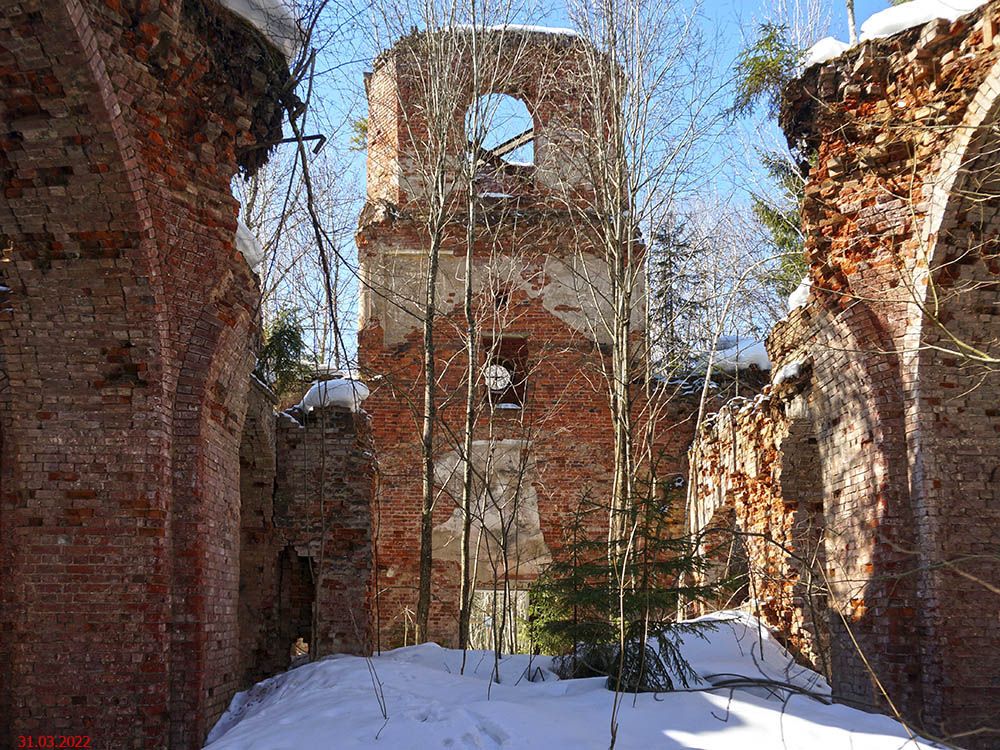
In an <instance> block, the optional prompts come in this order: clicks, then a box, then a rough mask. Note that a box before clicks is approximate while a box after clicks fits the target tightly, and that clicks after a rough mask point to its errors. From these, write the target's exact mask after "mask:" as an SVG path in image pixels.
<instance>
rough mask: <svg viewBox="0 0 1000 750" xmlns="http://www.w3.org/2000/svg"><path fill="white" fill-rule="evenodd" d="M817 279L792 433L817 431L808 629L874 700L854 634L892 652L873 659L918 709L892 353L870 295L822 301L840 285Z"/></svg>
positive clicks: (835, 676) (845, 677)
mask: <svg viewBox="0 0 1000 750" xmlns="http://www.w3.org/2000/svg"><path fill="white" fill-rule="evenodd" d="M814 288H815V287H814ZM815 291H816V295H817V302H818V303H819V304H817V305H816V306H815V307H814V308H813V314H814V315H815V316H816V319H815V320H813V321H812V329H811V330H812V334H811V338H810V340H809V344H808V349H809V350H811V352H812V355H813V365H812V373H811V376H810V386H809V388H808V390H807V391H806V392H805V394H804V396H803V398H804V399H805V403H804V404H803V406H804V407H805V408H804V410H803V411H800V413H798V414H790V415H789V416H790V418H792V421H793V424H794V422H796V421H799V422H801V425H800V426H799V427H798V428H796V429H797V432H798V433H799V438H798V439H799V441H800V442H801V441H802V440H808V439H810V438H813V437H814V438H815V440H816V444H815V450H816V452H817V453H818V461H819V475H820V480H821V486H822V506H823V507H822V519H823V520H822V524H823V553H824V557H825V566H824V570H825V571H826V572H827V575H828V577H829V586H828V589H829V596H828V600H827V606H828V622H827V623H825V624H826V625H827V626H828V636H827V634H826V633H823V632H822V628H821V627H816V628H810V631H811V632H809V637H810V638H814V639H817V640H818V641H819V644H818V645H819V647H820V648H822V647H823V646H825V643H824V641H825V640H826V638H827V637H828V638H829V660H828V663H827V665H825V666H827V668H828V670H829V674H830V679H831V684H832V686H833V688H834V692H835V693H837V694H838V695H841V696H845V697H848V698H854V699H856V700H859V701H862V702H865V703H869V704H878V703H879V702H880V701H881V695H880V692H879V690H878V687H877V685H876V684H875V682H874V680H873V679H872V677H871V675H870V673H869V669H868V668H867V666H866V665H865V662H864V657H862V655H861V654H859V646H860V650H861V651H862V652H863V653H864V656H865V657H868V658H871V655H872V654H879V653H891V654H893V655H894V656H896V657H897V658H894V659H892V660H886V661H885V662H884V663H878V664H876V673H877V676H878V678H879V679H880V680H881V681H882V683H883V684H884V685H886V686H887V689H888V691H889V693H890V697H891V699H892V700H893V701H894V703H895V704H896V705H897V706H899V707H902V708H903V710H906V709H907V708H911V707H912V708H914V709H916V710H919V706H920V705H921V703H922V696H921V689H922V687H921V686H922V683H921V679H920V674H921V657H920V654H919V650H918V645H917V642H916V638H915V634H916V633H918V632H919V629H920V626H921V621H920V618H919V607H918V606H917V603H916V596H915V586H914V585H913V581H912V578H909V577H906V576H900V573H902V572H903V571H904V567H903V565H901V563H900V560H899V555H898V553H896V552H895V549H896V547H898V546H902V547H906V546H912V544H913V535H912V532H911V528H910V527H911V525H912V520H911V515H910V510H909V507H908V498H907V497H906V496H905V493H904V492H903V488H905V486H906V459H905V444H904V442H903V433H904V431H903V414H902V409H901V407H900V406H899V403H900V402H899V399H900V396H901V387H900V382H901V380H900V379H901V373H900V363H899V358H898V357H897V356H895V355H894V354H892V350H893V344H892V332H891V329H890V328H889V325H888V323H887V322H886V321H885V320H884V318H883V317H882V316H881V315H880V313H879V310H878V309H877V307H876V306H874V305H872V304H869V302H868V301H867V300H866V299H865V298H864V297H859V298H858V299H853V300H852V301H851V302H850V304H848V305H847V306H845V307H844V308H843V309H842V308H841V307H839V306H837V305H835V304H831V305H830V306H829V307H826V306H824V305H825V304H826V303H828V302H831V298H835V297H836V296H837V295H836V293H831V292H827V291H825V290H823V289H820V288H815ZM790 431H791V430H790ZM791 510H794V511H796V512H797V510H798V508H797V507H795V508H792V509H791ZM823 624H824V623H816V625H817V626H822V625H823ZM855 642H857V644H858V645H855ZM817 662H818V660H817ZM817 666H821V665H820V664H819V663H817Z"/></svg>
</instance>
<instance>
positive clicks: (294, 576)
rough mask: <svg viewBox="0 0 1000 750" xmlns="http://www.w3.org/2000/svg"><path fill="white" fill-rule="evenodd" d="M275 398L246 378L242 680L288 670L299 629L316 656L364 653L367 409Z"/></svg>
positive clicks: (367, 616)
mask: <svg viewBox="0 0 1000 750" xmlns="http://www.w3.org/2000/svg"><path fill="white" fill-rule="evenodd" d="M274 405H275V397H274V395H273V394H272V393H271V392H270V391H269V390H268V389H267V388H265V387H263V386H262V385H260V384H259V383H258V382H256V381H253V382H252V383H251V393H250V399H249V405H248V411H247V420H246V424H245V427H244V432H243V443H242V446H241V450H240V489H241V500H242V506H241V529H242V537H241V545H240V644H241V648H240V662H241V665H242V668H243V674H242V685H241V687H247V686H249V685H252V684H253V683H255V682H257V681H259V680H262V679H264V678H265V677H270V676H271V675H273V674H275V673H277V672H279V671H281V670H284V669H287V668H288V667H289V665H290V663H291V661H292V645H293V644H294V643H295V642H296V641H297V640H298V639H300V638H301V639H302V640H303V641H304V642H305V643H307V644H309V646H310V653H311V654H312V655H316V656H325V655H327V654H331V653H353V654H367V653H370V652H371V643H372V634H371V627H372V622H373V618H374V615H373V611H372V609H373V598H374V592H373V590H372V587H373V568H372V539H371V527H372V519H371V506H372V490H373V477H374V464H373V457H372V452H371V445H370V434H369V426H368V418H367V416H366V415H364V414H363V413H362V414H359V415H355V414H352V413H351V412H350V411H348V410H346V409H340V408H336V407H331V408H327V409H319V410H316V411H314V412H312V413H311V414H309V415H304V414H301V413H299V412H296V411H293V412H291V414H295V416H290V414H288V413H282V414H275V412H274ZM314 617H315V621H314ZM314 626H316V628H317V630H316V631H315V632H314ZM317 633H318V637H319V642H318V643H317V642H316V637H315V636H316V634H317Z"/></svg>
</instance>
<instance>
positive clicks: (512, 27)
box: [451, 23, 580, 36]
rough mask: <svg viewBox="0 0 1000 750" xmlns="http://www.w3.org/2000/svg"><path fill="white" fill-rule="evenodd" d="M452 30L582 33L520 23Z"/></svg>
mask: <svg viewBox="0 0 1000 750" xmlns="http://www.w3.org/2000/svg"><path fill="white" fill-rule="evenodd" d="M451 28H453V29H455V30H456V31H472V29H473V28H477V29H478V30H479V31H480V32H483V31H506V32H527V33H529V34H552V35H555V36H580V32H579V31H577V30H576V29H567V28H560V27H558V26H526V25H524V24H518V23H501V24H495V25H493V26H477V27H474V26H473V25H472V24H468V23H462V24H456V25H455V26H452V27H451Z"/></svg>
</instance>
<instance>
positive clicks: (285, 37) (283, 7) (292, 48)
mask: <svg viewBox="0 0 1000 750" xmlns="http://www.w3.org/2000/svg"><path fill="white" fill-rule="evenodd" d="M216 2H218V3H219V5H221V6H222V7H223V8H227V9H229V10H231V11H232V12H233V13H235V14H236V15H238V16H240V17H241V18H244V19H246V20H247V21H249V22H250V23H251V24H252V25H253V26H254V28H256V29H257V30H258V31H259V32H261V33H262V34H263V35H264V36H265V37H266V38H267V40H268V41H269V42H270V43H271V44H272V45H274V46H275V47H276V48H277V49H278V50H279V51H280V52H281V54H283V55H284V56H285V59H286V60H291V59H292V57H294V56H295V52H296V50H298V47H299V44H300V43H301V41H302V29H301V28H299V23H298V21H297V20H296V18H295V13H294V8H295V5H294V1H293V0H216Z"/></svg>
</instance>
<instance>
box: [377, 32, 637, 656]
mask: <svg viewBox="0 0 1000 750" xmlns="http://www.w3.org/2000/svg"><path fill="white" fill-rule="evenodd" d="M444 33H447V34H450V35H452V36H451V39H450V41H449V43H448V44H444V43H442V42H441V39H440V38H439V37H438V38H434V39H431V40H430V41H428V40H429V37H427V36H426V35H422V34H415V35H414V36H411V37H408V38H406V39H403V40H401V41H400V42H399V43H397V45H396V46H395V47H393V48H392V49H390V50H389V51H387V52H386V53H384V54H383V55H382V56H381V57H380V58H379V59H378V60H377V62H376V65H375V66H374V70H373V72H372V73H371V74H370V76H369V77H368V80H367V88H368V103H369V151H368V202H367V205H366V206H365V209H364V212H363V213H362V216H361V221H360V228H359V232H358V246H359V251H360V262H361V295H362V309H361V329H360V334H359V358H360V365H361V370H362V375H363V377H365V379H366V380H367V382H368V384H369V385H370V386H371V388H372V395H371V397H370V398H369V399H368V401H367V402H366V404H365V408H366V409H367V410H368V411H369V412H370V413H371V414H372V417H373V432H374V443H375V447H376V452H377V456H378V463H379V469H380V476H379V492H378V497H377V499H376V503H375V507H374V509H373V514H374V517H375V520H374V523H375V526H376V528H375V532H374V533H375V534H376V539H377V557H378V560H377V565H378V570H377V575H378V578H377V584H378V590H379V592H380V601H379V615H380V631H381V634H382V639H381V643H382V646H383V647H385V646H387V645H395V644H399V643H401V642H402V641H403V640H404V638H405V637H406V632H407V630H409V631H410V633H411V637H412V622H413V619H412V618H413V614H414V612H415V608H416V601H417V585H418V557H419V518H420V509H421V444H420V438H421V413H422V407H423V401H422V399H423V395H422V393H423V374H422V357H423V346H422V341H423V315H422V305H423V301H424V297H425V290H426V283H425V278H426V273H427V259H428V248H429V246H430V240H431V237H430V234H429V227H430V226H431V223H432V222H429V219H428V217H429V214H430V212H431V211H432V209H433V207H434V206H433V205H432V203H433V202H432V201H431V200H429V198H428V196H430V195H432V187H431V186H432V184H433V180H432V179H431V177H432V176H433V175H432V170H433V168H434V159H433V158H432V157H433V154H432V149H433V147H434V139H435V137H439V138H441V137H443V136H435V135H434V128H435V127H437V128H438V132H440V133H444V132H450V133H454V134H455V135H453V136H450V137H449V138H450V139H449V140H448V144H449V148H448V153H447V160H446V161H447V163H446V171H445V182H446V183H447V184H448V185H452V184H454V185H459V186H461V185H462V184H463V183H462V182H461V179H460V177H458V176H457V175H459V170H460V169H461V168H462V167H463V164H464V163H465V162H463V159H475V160H476V164H475V179H474V181H473V189H472V190H471V191H468V189H467V187H465V188H462V187H459V188H457V189H455V190H453V191H451V192H449V193H448V198H447V201H446V203H447V206H446V212H447V220H446V221H445V222H444V223H443V226H444V231H443V232H442V240H441V253H440V268H439V272H438V284H437V310H436V316H435V331H436V349H437V351H436V361H437V378H438V389H437V393H438V400H437V403H438V408H439V414H438V428H437V439H436V442H435V446H434V456H435V459H434V461H435V464H434V466H435V481H436V485H437V493H438V500H437V503H436V506H435V510H434V545H433V547H434V575H433V587H432V595H433V605H432V609H431V626H430V637H431V638H432V639H434V640H438V641H440V642H444V643H451V642H454V641H455V639H456V637H457V631H458V625H457V613H458V591H459V581H460V574H459V560H460V541H459V540H460V533H461V522H462V519H461V513H460V512H459V503H460V502H461V497H462V477H463V467H464V461H463V456H464V449H463V446H462V435H463V431H464V418H465V408H464V406H465V396H464V393H465V382H466V381H465V370H466V364H467V361H468V360H467V356H466V354H465V344H466V341H467V337H466V334H465V330H466V315H465V311H464V288H465V267H466V263H465V259H466V252H467V248H468V247H469V246H470V239H471V248H472V249H471V252H472V253H473V261H474V262H473V264H472V265H473V283H472V286H473V288H474V299H473V309H474V316H475V319H476V321H477V328H478V331H477V335H476V343H477V359H478V361H477V362H476V364H475V370H476V372H477V374H478V382H477V391H476V406H477V409H478V418H477V422H476V428H475V442H474V444H473V446H472V452H471V455H472V463H473V469H474V479H473V485H474V491H473V494H474V495H475V504H476V505H475V508H474V511H473V512H474V515H475V516H476V520H475V522H474V524H473V527H474V528H473V531H472V544H473V546H474V547H476V548H477V549H478V550H479V553H478V557H476V556H475V555H474V557H476V560H477V564H478V571H477V582H476V586H477V590H479V591H482V592H485V593H484V595H485V596H487V597H488V596H489V595H490V592H492V591H494V590H496V589H502V588H503V587H504V582H505V581H508V588H509V589H510V590H511V591H513V592H518V591H524V590H525V589H526V587H527V585H528V583H529V582H530V581H531V580H532V579H533V578H534V577H535V576H536V575H537V572H538V570H539V568H540V567H541V566H542V565H544V564H545V563H547V562H548V561H549V560H551V559H552V557H553V555H555V554H558V551H559V549H560V548H561V547H562V546H563V545H564V543H565V541H566V539H567V538H568V535H570V533H571V532H570V528H571V527H572V525H573V518H574V514H575V513H576V511H577V510H578V509H580V508H581V507H583V506H585V505H586V504H587V502H590V501H593V502H599V501H601V500H603V499H605V498H606V495H607V492H608V486H609V482H610V477H611V457H612V434H611V430H610V416H609V406H608V396H607V391H606V384H605V382H604V381H603V379H602V368H601V357H602V356H605V355H606V352H607V351H608V348H607V344H608V341H609V338H608V335H607V332H606V331H605V330H604V329H603V328H602V325H601V313H602V310H601V309H599V308H600V303H599V302H597V300H600V299H601V297H602V295H603V294H606V292H607V286H606V285H607V280H608V276H609V274H608V271H607V266H606V265H604V263H605V261H604V258H603V255H602V254H601V253H599V252H598V251H596V250H595V248H594V243H593V242H592V241H591V238H590V237H589V236H588V234H587V230H586V222H585V221H582V220H581V219H582V217H583V216H584V212H585V211H586V210H587V207H588V206H591V207H592V203H591V202H588V194H589V193H590V192H592V188H591V183H590V182H589V180H590V177H589V174H590V173H589V172H588V171H587V168H586V161H585V156H586V155H585V153H584V152H585V149H584V148H583V147H582V144H584V143H586V142H587V141H588V140H589V139H592V138H593V136H594V135H595V131H594V125H593V119H594V118H593V117H589V116H588V113H587V111H586V109H585V107H584V106H583V105H582V103H581V102H582V99H583V96H582V93H583V91H584V87H585V82H586V80H587V76H588V75H591V74H593V71H594V65H593V61H594V57H593V56H594V54H595V53H594V52H593V50H592V48H590V47H589V45H588V44H587V43H586V42H584V41H583V40H582V39H581V38H579V37H577V36H576V35H574V34H573V33H572V32H560V31H553V30H546V29H534V28H528V29H526V28H518V27H503V28H496V29H489V30H486V31H483V32H481V33H480V34H479V35H478V40H477V41H478V44H480V45H482V46H481V48H482V49H487V50H488V52H487V53H486V54H485V55H484V59H490V60H495V61H500V64H499V66H496V65H495V67H494V68H493V71H494V72H493V73H492V74H491V75H490V76H489V77H488V82H485V83H484V80H480V81H479V82H478V83H476V84H473V83H472V82H471V81H469V80H465V79H462V78H461V77H456V78H455V82H454V84H453V90H451V91H448V92H447V93H446V94H445V96H448V97H450V99H448V102H449V104H448V107H447V110H446V111H445V113H444V119H445V120H446V121H447V126H448V127H447V129H446V128H444V127H442V125H441V123H440V122H438V121H432V120H431V115H432V113H430V109H429V107H428V101H429V99H430V97H429V93H428V89H427V85H428V84H427V82H428V81H433V80H436V79H435V77H434V75H432V74H433V73H434V72H435V68H434V67H433V66H435V65H436V66H438V67H437V69H441V66H442V65H443V63H442V62H441V61H440V60H438V61H434V60H432V59H431V58H430V57H429V54H428V47H434V48H435V50H438V51H437V52H435V53H434V54H441V52H440V50H441V49H442V48H445V47H446V48H447V49H448V52H447V53H446V54H450V55H451V56H452V57H451V59H449V60H448V62H447V65H448V66H451V65H453V66H454V68H453V69H455V70H468V69H470V68H471V66H470V64H469V55H471V54H472V52H471V43H470V39H471V34H468V32H465V33H464V37H465V38H463V32H462V31H461V30H452V31H449V32H444ZM497 71H499V72H497ZM484 78H486V76H484ZM477 101H478V102H479V107H480V108H479V110H478V116H479V117H481V118H483V120H486V121H489V119H490V118H491V117H493V118H496V119H497V120H502V119H504V118H503V117H501V114H500V113H501V112H503V113H507V116H508V117H509V118H510V119H516V112H517V111H520V112H522V113H526V119H525V121H524V122H523V124H521V125H518V126H516V127H513V126H508V127H507V129H506V132H504V133H503V134H502V135H499V136H497V137H495V138H494V139H493V141H492V142H491V141H490V137H489V136H490V133H489V132H487V133H486V137H485V138H484V139H482V148H481V149H479V151H478V152H477V153H476V154H474V155H471V156H470V151H469V145H468V143H469V141H471V140H477V139H473V138H472V135H471V133H470V131H472V129H473V127H474V125H473V123H474V122H475V120H474V119H473V118H474V117H476V114H475V113H476V111H477V110H476V109H475V105H476V103H477ZM504 107H507V108H506V109H504ZM510 113H515V114H510ZM490 124H492V123H490V122H487V127H486V128H485V130H487V131H489V127H488V126H489V125H490ZM525 151H529V153H528V154H527V155H524V152H525ZM531 151H533V154H532V153H531ZM532 157H533V158H532ZM465 184H466V186H467V183H465ZM470 196H471V200H472V203H473V206H474V213H475V217H476V218H475V221H474V223H473V226H472V232H471V233H469V232H468V230H469V221H468V216H469V213H468V204H469V198H470ZM603 312H606V311H603ZM642 326H643V311H642V308H641V307H637V309H636V310H635V314H634V319H633V328H634V330H635V332H636V333H638V332H639V331H641V329H642ZM599 515H600V514H591V518H592V519H594V520H591V521H588V523H591V524H593V525H595V526H597V525H600V523H601V521H600V520H596V518H594V517H596V516H599ZM603 517H604V519H605V522H606V514H605V515H604V516H603ZM504 559H506V564H505V563H504V562H503V560H504ZM510 598H511V599H513V600H518V601H522V602H523V599H519V598H518V595H517V594H516V593H514V594H512V595H511V597H510Z"/></svg>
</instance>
